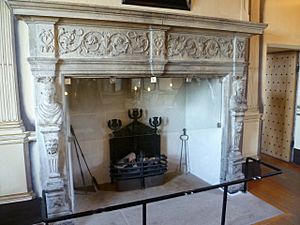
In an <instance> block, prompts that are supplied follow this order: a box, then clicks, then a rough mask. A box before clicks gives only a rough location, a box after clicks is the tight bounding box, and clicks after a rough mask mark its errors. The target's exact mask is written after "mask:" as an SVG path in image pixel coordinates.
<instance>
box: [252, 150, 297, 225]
mask: <svg viewBox="0 0 300 225" xmlns="http://www.w3.org/2000/svg"><path fill="white" fill-rule="evenodd" d="M261 159H262V160H263V161H265V162H268V163H271V164H273V165H274V166H277V167H279V168H281V169H282V171H283V174H281V175H277V176H274V177H270V178H266V179H264V180H261V181H255V182H250V183H249V191H250V192H251V193H252V194H254V195H256V196H257V197H259V198H261V199H263V200H264V201H266V202H268V203H269V204H271V205H273V206H275V207H276V208H278V209H280V210H281V211H283V212H284V213H283V214H282V215H280V216H277V217H273V218H271V219H268V220H265V221H263V222H259V223H256V225H300V166H299V165H296V164H293V163H286V162H283V161H281V160H278V159H275V158H272V157H270V156H267V155H262V157H261Z"/></svg>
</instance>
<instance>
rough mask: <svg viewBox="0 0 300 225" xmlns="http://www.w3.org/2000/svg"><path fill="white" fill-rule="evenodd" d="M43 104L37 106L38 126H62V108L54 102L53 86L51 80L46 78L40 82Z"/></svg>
mask: <svg viewBox="0 0 300 225" xmlns="http://www.w3.org/2000/svg"><path fill="white" fill-rule="evenodd" d="M41 94H42V95H43V102H42V103H41V104H40V105H39V110H38V112H39V124H40V125H42V126H47V125H48V126H51V125H56V126H60V125H61V124H62V115H63V113H62V107H61V105H60V104H59V103H57V102H55V100H54V96H55V86H54V83H53V82H52V80H51V79H50V78H49V79H48V78H46V79H45V80H43V82H42V91H41Z"/></svg>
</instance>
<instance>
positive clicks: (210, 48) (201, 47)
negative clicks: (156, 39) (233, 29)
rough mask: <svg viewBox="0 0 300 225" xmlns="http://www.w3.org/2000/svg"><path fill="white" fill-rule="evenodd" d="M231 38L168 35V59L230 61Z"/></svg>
mask: <svg viewBox="0 0 300 225" xmlns="http://www.w3.org/2000/svg"><path fill="white" fill-rule="evenodd" d="M233 51H234V47H233V38H229V37H228V38H227V37H211V36H205V35H186V34H177V33H170V34H169V35H168V57H170V58H176V57H183V58H188V59H202V60H215V59H218V60H220V59H221V60H226V61H229V60H232V58H233Z"/></svg>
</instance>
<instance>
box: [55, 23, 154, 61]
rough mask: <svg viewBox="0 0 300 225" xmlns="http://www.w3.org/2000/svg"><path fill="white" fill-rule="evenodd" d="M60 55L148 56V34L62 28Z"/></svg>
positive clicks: (60, 32)
mask: <svg viewBox="0 0 300 225" xmlns="http://www.w3.org/2000/svg"><path fill="white" fill-rule="evenodd" d="M58 45H59V53H60V55H61V56H62V57H68V56H90V57H118V56H148V55H149V45H150V41H149V37H148V32H146V31H139V30H125V29H119V30H115V29H105V28H104V29H100V30H99V29H87V28H78V27H60V28H59V35H58Z"/></svg>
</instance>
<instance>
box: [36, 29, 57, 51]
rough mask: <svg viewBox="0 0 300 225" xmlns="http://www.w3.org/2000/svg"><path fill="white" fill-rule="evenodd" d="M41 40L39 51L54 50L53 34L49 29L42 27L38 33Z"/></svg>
mask: <svg viewBox="0 0 300 225" xmlns="http://www.w3.org/2000/svg"><path fill="white" fill-rule="evenodd" d="M39 38H40V40H41V51H42V52H44V53H52V52H54V34H53V32H52V30H51V29H49V30H45V29H43V30H42V32H41V33H40V35H39Z"/></svg>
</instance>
